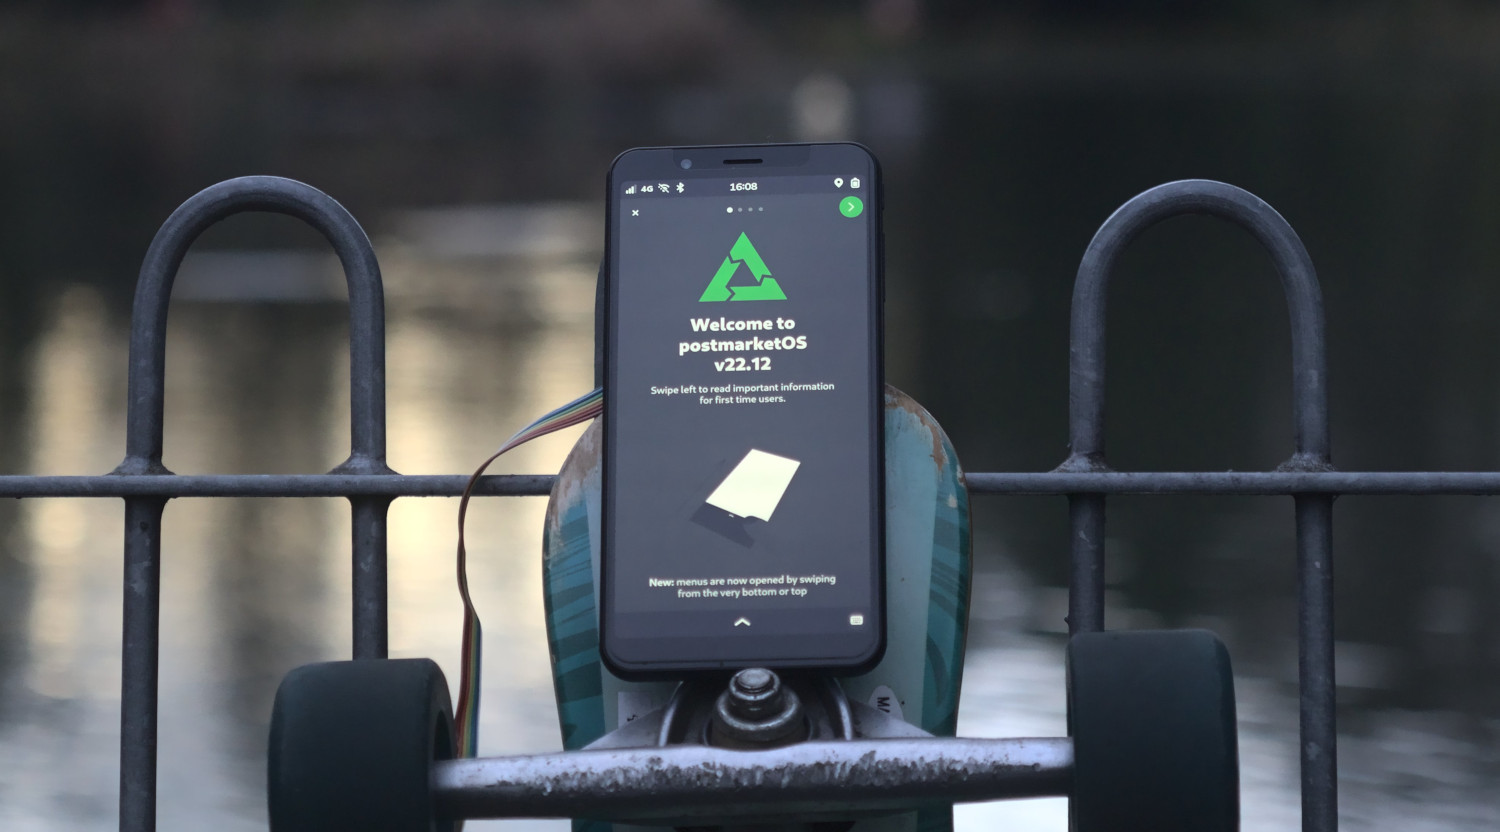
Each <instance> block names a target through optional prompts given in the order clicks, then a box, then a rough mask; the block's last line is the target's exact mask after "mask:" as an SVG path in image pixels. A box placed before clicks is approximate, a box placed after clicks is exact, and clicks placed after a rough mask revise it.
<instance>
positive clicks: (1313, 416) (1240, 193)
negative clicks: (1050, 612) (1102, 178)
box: [1058, 180, 1338, 832]
mask: <svg viewBox="0 0 1500 832" xmlns="http://www.w3.org/2000/svg"><path fill="white" fill-rule="evenodd" d="M1182 214H1208V215H1211V216H1216V217H1220V218H1222V219H1226V220H1229V221H1230V222H1233V223H1235V224H1236V225H1239V226H1241V227H1243V228H1245V229H1246V230H1247V231H1249V232H1250V233H1251V234H1252V235H1253V236H1254V237H1255V238H1256V239H1257V240H1258V241H1259V242H1260V243H1261V245H1263V246H1264V247H1265V248H1266V250H1267V251H1268V252H1270V254H1271V260H1272V262H1273V263H1274V264H1275V266H1276V271H1277V273H1278V274H1279V275H1280V276H1281V286H1282V290H1283V291H1284V292H1285V293H1286V300H1287V311H1288V313H1289V314H1290V316H1291V332H1292V416H1293V424H1294V427H1295V452H1294V453H1293V455H1292V457H1291V458H1290V459H1288V460H1287V461H1286V462H1284V463H1282V465H1281V466H1280V467H1279V470H1281V471H1285V472H1315V471H1331V470H1333V465H1332V462H1331V461H1330V458H1329V445H1328V385H1327V375H1328V374H1327V361H1326V359H1325V353H1324V348H1323V332H1324V325H1323V295H1322V291H1321V289H1319V287H1318V279H1317V275H1316V273H1315V272H1314V270H1313V265H1312V259H1311V258H1310V257H1309V256H1308V254H1307V249H1306V248H1305V247H1304V246H1303V245H1302V241H1301V240H1300V239H1299V238H1298V237H1297V232H1295V231H1293V230H1292V227H1291V225H1289V224H1288V223H1287V221H1286V220H1285V219H1283V218H1282V216H1281V215H1280V214H1278V213H1276V210H1275V209H1274V208H1272V207H1271V206H1270V205H1267V204H1266V203H1265V202H1263V201H1262V200H1261V199H1260V198H1259V197H1256V196H1255V195H1254V194H1251V193H1249V192H1248V191H1244V190H1241V189H1240V188H1236V187H1234V186H1233V185H1226V184H1224V183H1222V182H1211V181H1207V180H1186V181H1182V182H1171V183H1168V184H1166V185H1161V186H1158V187H1155V188H1152V189H1151V190H1148V191H1146V192H1144V193H1142V194H1140V195H1139V196H1136V197H1135V198H1133V199H1131V200H1130V201H1129V202H1126V203H1125V204H1124V205H1122V206H1120V208H1119V209H1118V210H1117V211H1115V213H1114V214H1112V215H1111V216H1110V217H1109V219H1107V220H1105V221H1104V225H1102V226H1100V228H1099V231H1098V232H1097V233H1095V234H1094V239H1093V240H1092V241H1091V242H1090V243H1089V247H1088V249H1087V250H1086V251H1085V252H1084V255H1083V262H1082V263H1081V264H1080V265H1079V267H1078V278H1077V281H1076V282H1075V283H1074V286H1073V320H1072V334H1071V342H1070V345H1069V361H1070V367H1069V388H1068V401H1069V409H1070V413H1069V437H1070V440H1071V446H1070V450H1071V455H1070V456H1069V457H1068V459H1067V460H1066V461H1064V462H1063V464H1062V465H1061V466H1059V467H1058V471H1059V472H1069V473H1085V472H1106V471H1108V470H1109V464H1108V462H1107V461H1106V460H1105V454H1104V393H1105V386H1104V329H1105V314H1104V313H1105V300H1106V294H1105V293H1106V290H1107V288H1108V284H1109V278H1110V275H1111V274H1112V273H1113V271H1114V267H1115V264H1116V262H1117V261H1118V260H1119V257H1120V253H1121V252H1122V251H1124V249H1125V247H1126V246H1127V245H1129V244H1130V242H1131V241H1132V240H1134V239H1135V238H1136V236H1137V235H1139V234H1140V233H1141V232H1142V231H1145V230H1146V229H1147V228H1150V227H1151V226H1153V225H1155V224H1157V223H1158V222H1161V221H1162V220H1164V219H1167V218H1169V217H1175V216H1179V215H1182ZM1068 500H1069V516H1070V519H1071V522H1072V568H1073V579H1072V583H1071V587H1070V589H1069V597H1068V626H1069V630H1070V631H1071V632H1074V633H1078V632H1092V631H1097V630H1102V629H1103V628H1104V514H1105V509H1104V500H1105V498H1104V495H1103V494H1099V493H1093V494H1088V493H1084V494H1075V495H1073V496H1070V497H1069V498H1068ZM1294 502H1295V506H1296V508H1295V514H1296V526H1297V563H1298V576H1299V592H1300V595H1301V597H1300V601H1299V621H1298V624H1299V628H1300V629H1299V647H1300V651H1299V662H1298V664H1299V676H1300V682H1301V712H1302V713H1301V736H1302V741H1301V756H1302V828H1303V829H1304V830H1310V831H1311V830H1317V831H1318V832H1330V831H1331V830H1333V829H1335V828H1337V826H1338V782H1337V776H1336V775H1337V757H1336V745H1335V739H1336V727H1335V724H1334V704H1335V701H1334V671H1333V562H1332V554H1333V552H1332V549H1333V546H1332V540H1333V531H1332V528H1333V526H1332V523H1333V496H1332V495H1329V494H1311V493H1298V494H1296V497H1295V501H1294Z"/></svg>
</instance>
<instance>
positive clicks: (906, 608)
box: [542, 386, 972, 832]
mask: <svg viewBox="0 0 1500 832" xmlns="http://www.w3.org/2000/svg"><path fill="white" fill-rule="evenodd" d="M602 441H603V434H602V431H601V427H600V424H599V423H598V422H597V421H596V422H594V423H593V424H591V425H590V426H589V428H588V429H587V430H586V431H585V432H584V434H583V436H582V437H580V438H579V440H578V443H577V444H576V445H574V447H573V450H572V452H571V453H570V454H569V455H568V458H567V461H566V462H564V463H563V468H562V471H561V472H560V473H559V474H558V478H557V483H556V485H555V486H554V487H553V489H552V496H551V499H550V501H549V503H548V506H547V520H546V527H545V531H544V536H543V550H544V554H543V560H542V585H543V588H544V591H545V593H546V597H545V604H546V614H547V642H548V647H549V648H550V652H551V657H552V679H553V684H554V686H555V688H556V695H557V714H558V719H559V721H560V722H561V726H562V737H563V746H564V748H566V749H568V750H573V749H579V748H583V747H585V746H587V745H589V744H590V743H593V742H594V741H596V740H598V739H599V738H600V737H603V736H604V735H605V734H607V733H609V732H610V731H613V730H615V729H616V728H619V727H621V726H624V725H626V724H627V723H629V722H631V721H632V720H634V719H636V718H638V717H641V716H644V715H646V714H648V713H651V712H652V711H655V710H657V709H659V708H662V707H664V706H665V705H667V703H668V701H669V700H670V699H671V697H672V694H673V692H674V691H675V690H676V688H677V683H676V682H671V681H668V682H626V681H624V680H621V679H619V678H616V677H615V676H614V675H613V674H611V673H610V672H609V671H608V670H607V669H606V668H605V667H604V665H603V664H602V663H601V662H600V660H599V626H598V579H599V522H600V466H599V463H600V450H601V447H602ZM885 443H886V445H885V477H886V482H885V490H886V494H885V519H886V620H887V627H886V651H885V656H884V658H883V659H881V662H880V664H878V665H876V667H875V668H874V669H873V670H871V671H869V672H868V673H865V674H862V675H859V676H851V677H845V678H842V679H840V683H841V684H842V686H843V689H844V691H845V693H846V694H847V695H848V697H849V699H850V700H851V701H853V702H857V703H863V704H867V705H870V706H871V707H874V708H877V709H879V710H881V711H883V712H885V713H886V714H888V715H890V716H893V717H896V718H897V719H901V720H903V721H905V722H907V723H909V724H911V725H913V726H916V727H917V728H920V729H922V730H923V731H926V732H928V733H930V734H934V735H936V736H953V735H954V732H955V730H956V728H957V721H958V695H959V685H960V681H961V679H962V677H963V663H964V639H965V636H966V634H967V630H968V618H969V582H970V574H971V554H972V553H971V540H970V532H969V495H968V490H967V488H966V487H965V485H964V475H963V470H962V469H961V468H960V467H959V464H958V457H957V456H956V455H955V453H954V451H953V446H952V444H951V443H950V442H949V441H948V437H947V435H945V434H944V433H943V430H942V428H941V427H939V426H938V424H937V422H936V421H935V420H934V419H933V418H932V416H931V415H929V414H928V413H927V411H925V410H923V409H922V407H921V406H920V405H918V404H917V403H916V402H915V401H914V400H913V399H912V398H911V397H909V396H907V395H906V394H905V393H902V392H900V391H899V390H896V389H895V388H893V387H889V386H887V387H886V391H885ZM952 825H953V821H952V810H951V809H947V808H945V809H941V810H924V811H922V812H911V813H907V814H905V815H895V816H889V817H884V818H872V819H868V820H862V821H859V822H858V823H856V824H855V827H854V832H913V830H921V832H947V830H951V829H952ZM608 826H609V825H608V824H602V823H593V822H586V821H575V823H574V827H575V829H578V830H583V829H588V830H589V832H602V830H606V829H607V827H608Z"/></svg>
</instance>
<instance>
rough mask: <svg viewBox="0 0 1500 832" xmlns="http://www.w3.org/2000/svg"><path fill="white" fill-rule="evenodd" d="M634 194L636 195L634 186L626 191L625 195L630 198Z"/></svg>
mask: <svg viewBox="0 0 1500 832" xmlns="http://www.w3.org/2000/svg"><path fill="white" fill-rule="evenodd" d="M633 193H635V186H634V185H631V186H630V187H628V188H626V189H625V195H626V196H630V195H631V194H633Z"/></svg>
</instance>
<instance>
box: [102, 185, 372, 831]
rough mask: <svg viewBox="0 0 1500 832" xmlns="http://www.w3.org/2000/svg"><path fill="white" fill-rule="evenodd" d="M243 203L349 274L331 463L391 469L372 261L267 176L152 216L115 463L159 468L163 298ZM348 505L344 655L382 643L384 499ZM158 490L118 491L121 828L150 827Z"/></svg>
mask: <svg viewBox="0 0 1500 832" xmlns="http://www.w3.org/2000/svg"><path fill="white" fill-rule="evenodd" d="M246 211H267V212H271V213H277V214H287V215H290V216H293V217H296V218H298V219H301V220H303V221H304V222H306V223H307V224H309V225H311V226H312V227H313V228H316V229H317V230H318V231H319V232H321V233H322V234H323V236H324V237H326V238H327V239H328V241H329V242H330V243H332V244H333V248H334V251H335V252H336V253H337V254H338V257H339V261H340V262H341V263H342V264H343V267H344V276H345V278H346V279H347V281H348V285H349V338H350V350H349V354H350V379H349V382H350V383H349V387H350V417H351V436H352V445H353V450H352V453H351V454H350V455H349V459H348V460H346V461H345V462H344V463H343V464H341V465H339V466H338V467H337V468H335V469H334V471H333V473H334V474H337V475H345V476H355V477H357V476H364V475H381V474H384V475H393V474H394V473H395V472H393V471H391V469H390V468H388V467H387V466H386V464H385V299H384V295H383V292H382V289H381V284H380V266H379V264H378V263H376V261H375V251H374V249H373V248H372V247H371V246H370V240H369V238H368V237H366V236H365V232H364V230H363V229H362V228H360V227H359V223H358V222H356V221H355V220H354V217H353V216H351V215H350V214H349V212H348V211H346V210H345V209H344V207H343V206H342V205H339V204H338V203H337V202H335V201H334V200H333V198H332V197H329V196H328V195H327V194H325V193H323V192H322V191H319V190H317V189H316V188H312V187H310V186H308V185H304V184H302V183H301V182H294V181H292V180H290V179H281V178H277V177H271V176H248V177H244V178H241V179H231V180H229V181H227V182H221V183H219V184H217V185H214V186H212V187H210V188H206V189H204V190H203V191H201V192H199V193H198V194H197V195H195V196H193V197H192V198H191V199H189V200H188V201H186V202H184V203H183V204H182V205H181V206H180V207H178V209H177V210H176V211H173V212H172V215H171V216H170V217H168V218H167V221H166V222H165V223H163V224H162V227H161V230H159V231H158V232H157V233H156V238H155V239H153V240H152V241H151V247H150V248H149V249H148V250H147V252H146V259H145V262H144V263H142V264H141V274H140V280H139V282H138V283H137V284H136V292H135V307H134V310H133V312H132V319H131V330H130V380H129V401H128V403H127V410H126V439H125V460H124V461H123V462H121V463H120V465H119V467H117V468H116V469H115V471H114V474H116V475H120V476H122V477H129V478H132V479H134V478H146V479H150V478H156V477H163V478H165V477H168V476H169V475H170V474H171V472H170V471H168V470H167V468H166V466H164V465H163V464H162V425H163V420H162V411H163V407H164V399H165V397H164V388H165V375H166V373H165V368H166V344H167V306H168V303H169V301H170V300H171V294H172V282H173V280H174V279H175V278H176V276H177V269H178V267H179V266H180V265H181V264H182V258H183V256H184V255H186V254H187V251H188V248H189V247H190V246H191V245H192V244H193V241H194V240H196V239H197V238H198V235H199V234H202V233H203V231H204V230H205V229H207V228H208V227H209V226H211V225H213V224H214V223H216V222H218V221H219V220H222V219H224V218H225V217H228V216H231V215H233V214H238V213H243V212H246ZM349 502H350V504H351V513H352V515H353V539H354V547H353V549H354V553H353V582H354V605H353V607H354V657H355V658H383V657H384V656H385V654H386V591H385V590H386V586H385V580H386V522H385V520H386V509H387V507H388V506H389V504H390V498H388V497H385V496H378V495H377V496H371V495H359V496H351V497H350V498H349ZM164 505H165V500H164V499H162V497H160V496H127V497H126V498H125V523H126V526H125V615H124V618H125V621H124V643H123V646H122V652H123V658H122V667H121V676H122V683H121V702H120V734H121V743H120V829H121V830H126V831H127V832H148V831H149V830H152V829H155V827H156V712H157V701H156V700H157V696H156V694H157V690H156V680H157V652H158V650H157V633H158V625H159V621H160V601H161V581H160V576H161V515H162V508H163V506H164Z"/></svg>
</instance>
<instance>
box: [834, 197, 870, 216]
mask: <svg viewBox="0 0 1500 832" xmlns="http://www.w3.org/2000/svg"><path fill="white" fill-rule="evenodd" d="M864 212H865V203H864V200H862V199H860V198H859V197H857V196H846V197H844V198H843V199H841V200H839V213H840V214H843V215H844V216H846V217H849V218H851V219H852V218H854V217H857V216H859V215H860V214H863V213H864Z"/></svg>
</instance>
